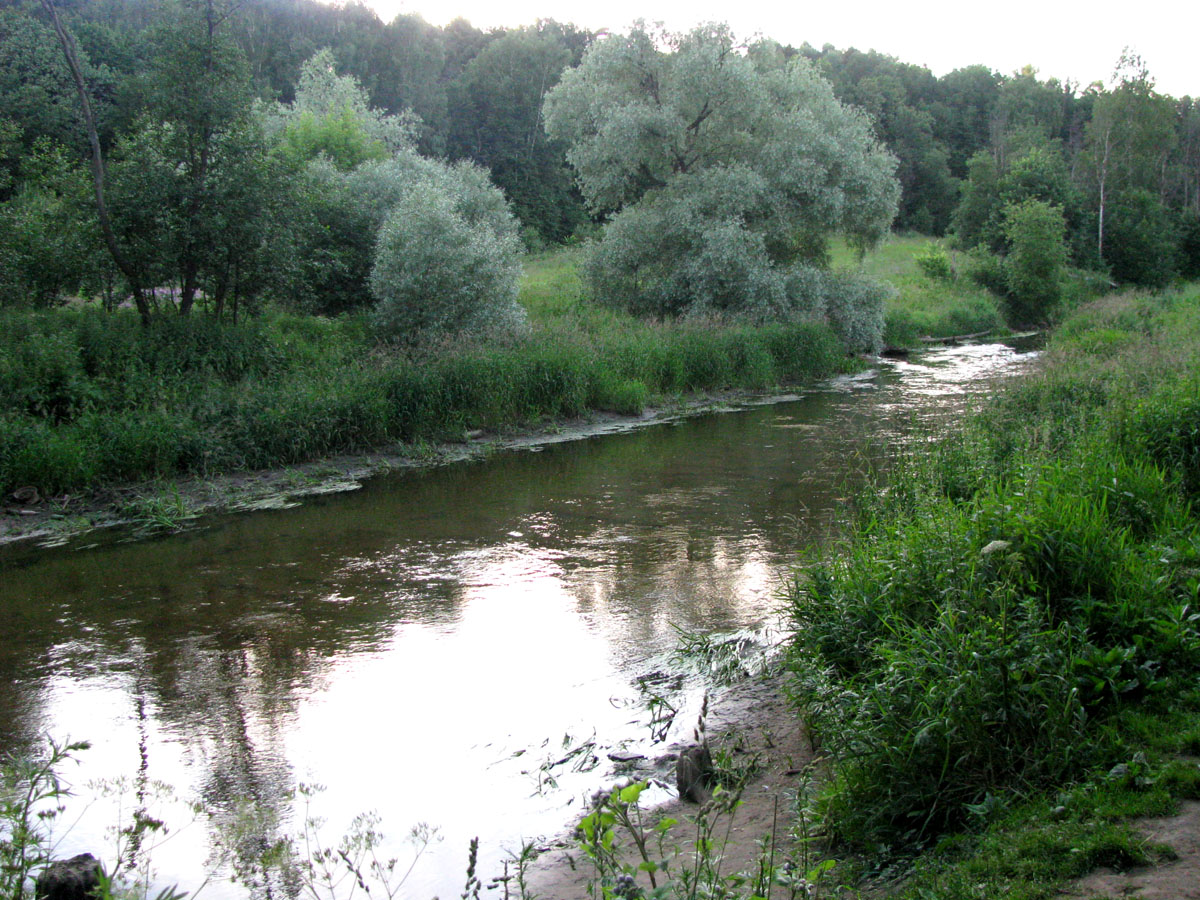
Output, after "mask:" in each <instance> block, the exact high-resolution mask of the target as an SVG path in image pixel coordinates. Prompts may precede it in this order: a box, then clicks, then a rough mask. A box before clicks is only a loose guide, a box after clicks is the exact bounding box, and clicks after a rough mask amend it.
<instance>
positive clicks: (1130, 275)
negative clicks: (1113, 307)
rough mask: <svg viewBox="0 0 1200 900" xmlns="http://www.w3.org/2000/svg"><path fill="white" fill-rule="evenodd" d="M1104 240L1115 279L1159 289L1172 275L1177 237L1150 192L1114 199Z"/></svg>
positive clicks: (1174, 270)
mask: <svg viewBox="0 0 1200 900" xmlns="http://www.w3.org/2000/svg"><path fill="white" fill-rule="evenodd" d="M1105 240H1106V243H1107V246H1106V248H1105V251H1104V259H1105V262H1107V263H1108V264H1109V266H1110V267H1111V270H1112V276H1113V278H1115V279H1116V280H1117V281H1119V282H1123V283H1126V284H1137V285H1143V286H1145V287H1158V288H1161V287H1165V286H1166V285H1167V284H1169V283H1170V281H1171V279H1172V278H1173V277H1174V275H1175V272H1176V252H1177V246H1178V236H1177V234H1176V232H1175V228H1174V223H1173V222H1172V220H1171V216H1170V214H1169V213H1168V211H1167V210H1166V209H1165V208H1164V207H1163V205H1162V204H1161V203H1160V202H1159V200H1158V198H1157V197H1155V196H1154V195H1153V194H1152V193H1150V192H1149V191H1144V190H1135V191H1128V192H1125V193H1122V194H1120V195H1118V196H1117V197H1115V198H1114V199H1113V202H1112V205H1111V206H1110V207H1109V211H1108V225H1107V236H1106V238H1105Z"/></svg>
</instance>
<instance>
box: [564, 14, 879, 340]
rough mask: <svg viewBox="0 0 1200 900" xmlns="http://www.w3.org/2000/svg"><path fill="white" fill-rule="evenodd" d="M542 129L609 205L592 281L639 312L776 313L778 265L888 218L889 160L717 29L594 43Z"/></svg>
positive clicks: (755, 52) (783, 271)
mask: <svg viewBox="0 0 1200 900" xmlns="http://www.w3.org/2000/svg"><path fill="white" fill-rule="evenodd" d="M668 49H669V52H667V51H668ZM646 73H652V74H651V75H650V77H647V75H646ZM546 128H547V130H548V132H549V133H550V134H551V136H553V137H555V138H558V139H561V140H564V141H566V142H567V143H568V145H569V147H570V149H569V150H568V159H569V160H570V162H571V164H572V165H573V166H574V167H575V169H576V172H577V174H578V177H579V181H580V186H581V189H582V191H583V193H584V196H585V198H586V199H587V200H588V203H589V204H590V205H591V207H592V209H593V210H595V211H598V212H607V211H615V212H616V214H615V216H613V218H612V219H611V221H610V223H609V225H608V227H607V229H606V231H605V233H604V237H603V238H602V239H601V241H600V242H599V243H598V244H597V245H596V247H595V249H594V251H593V253H592V255H591V257H590V260H589V262H588V266H587V278H588V280H589V282H590V285H591V287H592V289H593V291H594V293H595V294H596V296H597V297H598V298H600V299H601V300H603V301H604V302H608V303H611V304H613V305H615V306H618V307H620V308H623V309H628V310H631V311H634V312H635V313H637V314H642V315H654V316H674V315H680V314H684V313H687V314H691V315H713V314H736V315H746V316H748V317H750V318H752V319H755V320H765V319H769V318H780V317H784V316H787V315H789V314H790V313H791V312H792V309H791V307H792V306H793V304H794V303H796V302H799V301H800V300H801V299H802V298H798V297H796V296H795V295H790V294H789V290H788V288H789V281H790V280H791V272H790V271H789V270H790V267H792V266H793V265H795V264H808V265H812V264H814V263H815V264H818V265H819V264H822V263H824V261H825V256H826V252H827V251H826V243H827V240H828V238H829V236H830V235H832V234H835V233H841V234H844V235H845V236H846V238H847V239H848V240H849V241H851V242H852V243H854V244H855V245H856V246H859V247H866V246H870V245H873V244H875V243H877V242H878V241H879V239H880V238H881V237H882V236H883V234H884V232H885V231H886V229H887V227H888V226H889V225H890V223H891V220H892V218H893V217H894V215H895V209H896V199H897V186H896V183H895V181H894V179H893V177H892V171H893V169H894V160H893V159H892V158H891V157H890V156H889V155H888V154H887V153H886V152H884V151H883V150H882V149H881V148H879V147H878V145H877V144H876V142H875V140H874V139H873V137H872V136H871V134H870V130H869V127H868V124H867V122H866V121H865V119H864V118H863V117H862V116H861V115H858V114H856V113H855V112H854V111H852V110H850V109H848V108H847V107H844V106H842V105H841V104H840V103H839V102H838V101H837V100H836V99H835V98H834V96H833V93H832V91H831V90H830V88H829V85H828V84H827V83H826V82H825V81H824V80H823V79H821V78H820V77H819V75H817V74H816V73H815V71H813V69H812V68H811V67H810V66H809V65H807V64H806V63H805V62H804V61H802V60H792V61H790V62H788V61H785V60H784V59H783V55H782V54H781V53H780V52H779V48H778V47H777V46H776V45H773V44H769V43H766V42H764V43H761V44H756V45H754V46H753V47H751V48H749V49H748V52H746V53H744V54H743V53H739V52H737V46H736V40H735V38H734V37H733V35H732V34H731V33H730V32H729V31H728V29H727V28H726V27H724V26H716V25H713V26H705V27H702V28H698V29H696V30H694V31H692V32H690V33H688V34H681V35H673V34H665V33H663V34H659V33H651V32H649V31H647V30H645V28H644V27H640V26H639V27H637V28H635V29H634V30H633V31H632V32H631V33H630V34H629V35H628V36H627V37H617V36H609V37H607V38H605V39H604V40H601V41H598V42H597V43H595V44H593V45H592V46H591V47H590V48H589V50H588V52H587V53H586V54H585V56H584V59H583V62H582V63H581V65H580V66H579V67H578V68H576V69H572V70H570V71H568V72H566V73H564V75H563V77H562V80H561V81H560V82H559V84H558V85H557V86H556V87H555V88H554V90H553V91H551V92H550V94H549V95H548V96H547V98H546Z"/></svg>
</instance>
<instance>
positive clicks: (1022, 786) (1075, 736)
mask: <svg viewBox="0 0 1200 900" xmlns="http://www.w3.org/2000/svg"><path fill="white" fill-rule="evenodd" d="M1198 303H1200V295H1198V294H1197V293H1196V292H1195V291H1192V292H1190V293H1188V294H1184V295H1177V296H1167V297H1162V298H1155V299H1150V298H1143V299H1137V298H1125V299H1110V300H1108V301H1105V302H1103V303H1099V304H1096V305H1094V306H1092V307H1090V308H1085V309H1084V310H1081V311H1080V312H1079V313H1078V314H1077V315H1076V316H1075V318H1073V319H1071V320H1069V321H1068V322H1067V323H1066V325H1065V326H1064V329H1063V332H1062V334H1061V336H1060V337H1059V338H1058V339H1056V341H1055V342H1054V344H1053V345H1052V347H1051V349H1050V351H1049V360H1050V362H1049V363H1048V366H1047V371H1046V373H1045V374H1042V375H1039V376H1036V377H1033V378H1030V379H1027V380H1026V381H1024V382H1022V383H1021V384H1019V385H1018V386H1017V387H1016V389H1014V390H1012V391H1010V392H1008V393H1006V394H1003V395H1001V396H1000V397H999V398H998V399H997V400H996V401H994V402H993V403H992V404H991V406H990V407H989V409H987V410H985V412H984V414H983V415H981V416H979V417H977V418H975V419H973V420H972V421H971V422H970V423H969V424H968V426H967V428H966V430H965V433H964V434H963V435H959V436H955V437H954V438H952V439H951V440H949V441H947V440H946V439H943V440H942V441H941V442H940V443H938V444H935V445H934V446H933V448H932V451H929V448H923V451H924V452H923V454H922V456H919V457H909V458H906V459H905V460H904V461H902V462H901V464H899V465H898V467H897V468H896V469H895V470H894V471H893V472H891V473H890V474H889V475H888V485H887V490H886V491H880V492H878V493H877V495H876V496H875V497H874V498H871V497H868V498H866V499H864V500H863V501H862V502H861V504H860V509H859V510H858V513H857V516H856V518H855V521H854V522H853V523H852V524H851V528H850V533H849V536H848V537H847V538H846V540H845V541H844V542H843V543H842V544H840V545H839V546H837V547H835V548H831V549H829V550H827V551H824V552H822V553H821V554H819V555H818V557H817V558H815V559H814V560H813V561H812V562H811V563H810V564H809V565H807V566H806V567H805V568H804V569H803V571H802V573H801V574H800V575H799V576H798V578H797V581H796V583H795V585H794V586H793V588H792V591H791V598H792V616H793V619H794V623H795V638H794V646H793V651H792V656H791V659H792V665H793V668H794V670H795V671H796V673H797V675H798V676H799V683H798V688H797V692H796V697H797V700H798V702H799V704H800V708H801V710H802V712H803V714H804V716H805V719H806V722H807V724H808V726H809V727H810V728H811V729H812V733H813V734H814V737H815V739H816V740H817V742H818V744H819V745H820V746H821V747H822V748H823V750H824V751H825V752H826V753H827V754H829V756H830V758H831V760H832V764H833V777H832V779H831V781H830V782H829V785H828V787H827V788H826V789H825V790H824V791H823V793H822V794H821V795H820V797H819V798H818V808H819V810H820V811H821V812H822V815H823V817H824V822H825V827H826V828H827V829H828V830H829V832H830V834H831V835H833V836H834V837H835V838H837V839H839V840H841V841H843V842H845V843H846V844H848V845H850V846H852V847H854V848H857V849H859V850H863V851H866V852H868V853H871V854H882V855H884V856H887V855H889V854H894V853H896V852H898V851H901V850H908V849H911V848H913V847H914V846H921V845H925V844H927V843H928V842H929V841H931V840H932V839H933V838H935V837H936V836H938V835H940V834H942V833H944V832H945V831H947V830H953V829H956V828H961V827H965V826H967V825H969V824H971V822H972V821H973V820H975V819H976V818H978V817H980V816H983V817H985V818H986V817H988V816H992V815H994V814H995V813H996V811H997V810H1000V809H1002V808H1003V804H1004V803H1005V802H1007V800H1008V798H1012V797H1013V796H1015V795H1016V794H1018V793H1025V792H1029V791H1036V790H1039V789H1041V788H1045V787H1050V786H1054V785H1059V784H1063V783H1065V782H1068V781H1070V780H1072V779H1074V778H1077V777H1079V776H1080V775H1081V774H1082V773H1083V772H1085V771H1086V770H1087V769H1088V767H1089V766H1092V765H1105V764H1106V761H1107V760H1110V759H1111V754H1112V753H1114V752H1117V748H1116V747H1115V745H1114V744H1113V743H1112V741H1113V733H1112V731H1111V728H1110V727H1109V726H1110V723H1111V722H1113V721H1114V720H1115V719H1116V718H1118V717H1120V716H1122V715H1123V714H1124V713H1125V712H1126V711H1128V710H1132V709H1135V708H1137V709H1142V710H1147V711H1148V710H1150V709H1157V708H1159V707H1158V706H1157V704H1158V703H1166V704H1169V703H1170V702H1171V699H1170V698H1172V697H1177V696H1179V693H1180V692H1181V691H1183V690H1184V689H1185V688H1187V687H1188V686H1189V685H1190V683H1191V676H1190V674H1185V673H1190V672H1192V671H1193V668H1194V666H1195V665H1196V664H1197V662H1200V619H1198V618H1197V616H1196V612H1195V610H1194V608H1193V607H1194V604H1195V598H1196V594H1195V591H1196V577H1195V569H1194V560H1195V559H1196V558H1197V553H1198V550H1197V548H1198V547H1200V531H1198V530H1197V527H1196V523H1195V519H1194V517H1193V516H1192V515H1191V513H1190V507H1189V506H1188V505H1187V504H1188V501H1187V499H1186V498H1187V496H1188V495H1189V494H1190V493H1191V492H1193V491H1194V490H1195V488H1194V484H1195V483H1196V482H1195V478H1196V475H1195V471H1196V468H1195V460H1196V452H1195V446H1194V445H1195V443H1196V441H1195V435H1196V434H1197V433H1200V429H1198V428H1197V426H1196V421H1195V419H1196V409H1195V407H1196V403H1195V402H1194V399H1193V398H1194V397H1196V396H1197V395H1200V392H1198V391H1197V390H1196V384H1195V376H1194V360H1195V358H1196V357H1195V355H1196V353H1197V347H1198V346H1200V331H1197V328H1196V326H1195V323H1194V322H1192V321H1191V318H1190V317H1192V316H1194V315H1195V313H1196V309H1197V304H1198ZM1147 397H1149V398H1152V399H1150V400H1149V402H1147ZM1160 698H1161V699H1160ZM1107 764H1108V765H1111V763H1107ZM1041 877H1045V876H1041ZM1055 877H1057V876H1055Z"/></svg>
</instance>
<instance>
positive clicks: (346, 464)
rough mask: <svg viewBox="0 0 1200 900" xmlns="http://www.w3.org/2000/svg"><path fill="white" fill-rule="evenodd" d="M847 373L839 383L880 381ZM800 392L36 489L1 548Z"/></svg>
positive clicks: (196, 513)
mask: <svg viewBox="0 0 1200 900" xmlns="http://www.w3.org/2000/svg"><path fill="white" fill-rule="evenodd" d="M872 374H873V373H871V372H868V373H863V374H859V375H853V376H843V377H842V378H840V379H835V380H834V383H837V382H839V381H844V382H847V383H853V381H854V380H857V379H861V378H863V377H870V375H872ZM799 396H800V394H798V393H795V392H786V393H785V392H775V393H767V394H762V393H749V392H723V393H718V394H704V395H697V396H692V397H688V398H684V399H681V400H679V401H677V402H674V403H670V404H664V405H661V406H657V407H648V408H647V409H645V410H644V411H643V412H642V414H641V415H638V416H625V415H618V414H615V413H602V412H600V413H592V414H590V415H588V416H587V417H584V418H579V419H572V420H568V421H558V422H551V423H543V424H541V425H538V426H535V427H531V428H524V429H515V430H513V431H506V432H503V433H488V432H483V431H473V432H468V433H467V434H464V435H463V438H462V440H460V441H457V442H445V443H441V444H436V445H421V446H412V445H404V444H397V445H394V446H392V447H389V448H382V449H380V450H378V451H376V452H373V453H362V454H353V455H346V456H338V457H332V458H328V459H321V460H316V461H313V462H309V463H303V464H300V465H295V466H288V467H286V468H281V469H267V470H262V471H255V472H233V473H229V474H225V475H217V476H213V477H209V478H181V479H173V480H166V481H152V482H143V483H140V484H129V485H120V486H116V487H111V488H105V489H102V490H99V491H96V492H94V493H91V494H87V495H66V496H61V497H40V496H38V495H37V493H36V492H32V493H31V492H30V491H29V490H28V489H25V490H19V491H17V492H15V493H14V494H13V495H11V496H9V497H5V498H3V500H2V501H0V546H4V545H6V544H12V543H14V542H24V541H34V542H37V543H41V544H45V545H49V546H55V545H58V544H62V543H65V542H67V541H68V540H70V539H71V538H75V537H78V536H80V535H83V534H86V533H88V532H90V531H94V530H97V529H109V528H131V529H133V530H134V531H135V533H137V532H140V533H145V534H152V533H160V532H162V531H170V530H180V529H182V528H184V527H187V526H188V525H189V524H194V523H195V521H196V520H197V519H199V518H201V517H203V516H206V515H212V514H215V513H224V512H237V511H240V510H246V511H249V510H258V509H286V508H288V507H291V506H296V505H298V504H299V503H302V502H303V501H304V498H306V497H313V496H318V495H323V494H331V493H339V492H344V491H353V490H357V489H358V488H360V487H361V486H362V482H363V481H364V480H365V479H368V478H371V477H373V476H376V475H380V474H383V473H386V472H392V471H397V470H401V469H413V468H420V467H432V466H440V465H447V464H450V463H455V462H462V461H464V460H470V459H478V458H482V457H486V456H489V455H491V454H493V453H497V452H502V451H506V450H536V449H538V448H540V447H544V446H548V445H550V444H556V443H561V442H565V441H576V440H582V439H584V438H589V437H595V436H599V435H606V434H620V433H623V432H628V431H633V430H636V429H638V428H645V427H647V426H650V425H660V424H663V423H667V422H672V421H676V420H679V419H684V418H687V417H690V416H696V415H701V414H703V413H710V412H733V411H736V410H738V409H745V408H748V407H752V406H761V405H766V404H771V403H781V402H785V401H788V400H795V399H797V398H798V397H799Z"/></svg>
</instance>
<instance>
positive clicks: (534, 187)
mask: <svg viewBox="0 0 1200 900" xmlns="http://www.w3.org/2000/svg"><path fill="white" fill-rule="evenodd" d="M551 26H552V27H551ZM551 26H547V27H545V28H540V29H535V28H524V29H518V30H514V31H510V32H508V33H507V34H505V35H503V36H502V37H499V38H497V39H495V40H494V41H492V42H491V43H489V44H488V45H487V46H486V47H484V48H483V50H482V51H480V53H479V55H478V56H476V57H475V58H474V59H472V60H471V61H470V62H469V63H468V64H467V66H466V67H465V68H464V69H463V72H462V74H461V75H460V76H459V77H458V78H457V79H456V80H455V81H454V82H453V83H452V84H451V86H450V118H451V132H450V139H449V147H450V155H451V156H452V157H455V158H460V159H471V160H474V161H475V162H477V163H479V164H480V165H483V166H486V167H487V168H488V169H490V170H491V172H492V179H493V180H494V181H495V182H496V184H497V185H498V186H499V187H500V188H501V189H503V190H504V192H505V194H506V195H507V196H508V198H509V200H510V201H511V202H512V204H513V208H514V211H515V212H516V214H517V217H518V218H519V219H520V220H521V221H522V223H524V224H525V225H527V226H529V227H531V228H533V229H536V230H537V232H538V233H539V234H540V235H541V236H542V238H544V239H545V240H549V241H555V242H558V241H562V240H564V239H565V238H566V237H568V236H569V235H570V234H571V233H572V232H573V231H574V230H575V228H576V226H577V225H579V223H580V222H582V221H583V220H584V218H585V215H584V211H583V204H582V202H581V200H580V197H579V195H578V193H576V192H575V190H574V183H573V180H572V178H571V172H570V169H569V168H568V167H567V163H566V156H565V152H566V148H565V146H564V145H563V144H562V142H560V141H553V140H550V139H549V138H548V137H547V136H546V133H545V131H544V129H543V127H542V102H543V100H544V98H545V96H546V93H547V92H548V91H549V90H550V89H551V88H552V87H554V85H555V84H557V83H558V79H559V76H560V75H561V74H562V71H563V69H564V68H566V67H567V66H568V65H570V64H571V63H572V62H573V61H577V60H572V53H571V50H570V48H569V46H568V45H567V43H566V40H565V38H564V35H563V34H562V33H561V26H557V24H556V23H551Z"/></svg>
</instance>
